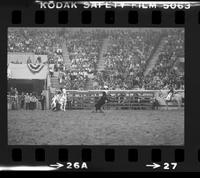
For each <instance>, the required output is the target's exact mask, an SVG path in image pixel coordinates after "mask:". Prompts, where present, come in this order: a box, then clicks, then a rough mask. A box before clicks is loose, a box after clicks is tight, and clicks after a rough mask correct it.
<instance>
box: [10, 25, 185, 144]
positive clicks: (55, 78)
mask: <svg viewBox="0 0 200 178" xmlns="http://www.w3.org/2000/svg"><path fill="white" fill-rule="evenodd" d="M7 30H8V31H7V34H8V37H7V127H8V145H131V146H146V145H148V146H151V145H153V146H154V145H158V146H167V145H172V146H174V145H180V146H183V145H184V138H185V132H184V130H185V117H184V110H185V109H184V100H185V89H184V88H185V80H184V67H185V49H184V48H185V30H184V28H144V27H140V28H132V27H131V28H114V27H113V28H108V27H107V28H99V27H98V28H85V27H82V28H71V27H63V28H53V27H48V28H43V27H37V28H36V27H30V28H29V27H9V28H8V29H7Z"/></svg>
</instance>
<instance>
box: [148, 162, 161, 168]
mask: <svg viewBox="0 0 200 178" xmlns="http://www.w3.org/2000/svg"><path fill="white" fill-rule="evenodd" d="M146 167H152V168H153V169H156V168H159V167H160V164H156V163H153V164H147V165H146Z"/></svg>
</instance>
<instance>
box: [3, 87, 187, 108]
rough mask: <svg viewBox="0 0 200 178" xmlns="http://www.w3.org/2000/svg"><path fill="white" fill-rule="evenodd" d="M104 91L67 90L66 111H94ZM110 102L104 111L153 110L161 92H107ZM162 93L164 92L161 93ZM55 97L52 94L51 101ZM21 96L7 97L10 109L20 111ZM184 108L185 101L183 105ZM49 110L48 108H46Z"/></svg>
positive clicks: (173, 105)
mask: <svg viewBox="0 0 200 178" xmlns="http://www.w3.org/2000/svg"><path fill="white" fill-rule="evenodd" d="M102 92H103V91H102V90H90V91H85V90H84V91H79V90H67V94H68V98H67V106H66V109H92V108H94V105H95V103H96V102H97V101H98V100H99V98H100V97H101V96H102ZM106 92H107V95H108V98H109V99H110V102H107V103H106V104H105V105H104V107H103V108H104V109H152V108H153V100H152V99H153V97H154V95H155V93H156V92H160V90H106ZM161 92H162V91H161ZM176 92H184V91H183V90H177V91H176ZM53 96H54V94H53V93H51V94H50V98H49V100H50V102H49V103H50V104H51V99H52V97H53ZM20 98H21V97H20V95H19V96H18V97H16V96H10V95H8V96H7V104H8V109H9V110H11V109H12V110H13V109H20V103H21V101H20ZM165 106H166V105H165V104H160V105H159V107H165ZM175 106H177V104H176V103H170V104H169V107H175ZM182 106H184V101H183V103H182ZM36 108H37V109H41V106H40V102H39V101H37V107H36ZM46 108H48V107H46Z"/></svg>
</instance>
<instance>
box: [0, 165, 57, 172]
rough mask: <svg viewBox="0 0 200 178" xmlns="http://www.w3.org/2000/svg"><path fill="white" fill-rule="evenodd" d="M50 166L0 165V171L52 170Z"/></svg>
mask: <svg viewBox="0 0 200 178" xmlns="http://www.w3.org/2000/svg"><path fill="white" fill-rule="evenodd" d="M53 170H56V168H53V167H50V166H0V171H53Z"/></svg>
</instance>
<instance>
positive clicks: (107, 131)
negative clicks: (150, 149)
mask: <svg viewBox="0 0 200 178" xmlns="http://www.w3.org/2000/svg"><path fill="white" fill-rule="evenodd" d="M8 144H9V145H183V144H184V110H170V111H166V110H158V111H157V110H106V111H105V113H104V114H103V113H91V111H90V110H67V111H66V112H63V111H59V112H52V111H38V110H36V111H24V110H19V111H14V110H9V111H8Z"/></svg>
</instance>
